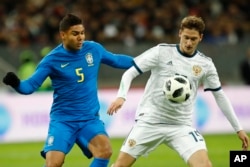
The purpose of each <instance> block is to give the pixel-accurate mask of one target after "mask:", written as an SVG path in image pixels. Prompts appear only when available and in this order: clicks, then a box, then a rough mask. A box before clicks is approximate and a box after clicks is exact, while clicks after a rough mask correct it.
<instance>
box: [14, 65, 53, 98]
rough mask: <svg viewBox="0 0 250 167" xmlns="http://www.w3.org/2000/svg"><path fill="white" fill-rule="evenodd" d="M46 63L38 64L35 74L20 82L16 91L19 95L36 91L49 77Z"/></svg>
mask: <svg viewBox="0 0 250 167" xmlns="http://www.w3.org/2000/svg"><path fill="white" fill-rule="evenodd" d="M45 64H46V63H40V64H39V65H38V66H37V68H36V70H35V72H34V73H33V74H32V75H31V77H29V78H28V79H26V80H22V81H21V82H20V85H19V86H18V87H17V88H16V91H17V92H19V93H21V94H31V93H33V92H34V91H36V90H37V89H38V88H39V87H40V86H41V85H42V83H43V82H44V81H45V79H46V78H47V77H48V75H49V69H50V68H48V67H47V66H46V65H45Z"/></svg>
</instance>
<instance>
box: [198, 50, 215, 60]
mask: <svg viewBox="0 0 250 167" xmlns="http://www.w3.org/2000/svg"><path fill="white" fill-rule="evenodd" d="M196 55H197V56H198V57H199V58H201V59H204V60H205V61H210V62H212V58H211V57H208V56H206V55H205V54H204V53H202V52H200V51H198V50H197V54H196Z"/></svg>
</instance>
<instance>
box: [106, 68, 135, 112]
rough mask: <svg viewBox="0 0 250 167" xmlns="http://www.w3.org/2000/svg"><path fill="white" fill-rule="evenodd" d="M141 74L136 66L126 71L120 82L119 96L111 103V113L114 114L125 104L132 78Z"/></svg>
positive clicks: (109, 110)
mask: <svg viewBox="0 0 250 167" xmlns="http://www.w3.org/2000/svg"><path fill="white" fill-rule="evenodd" d="M138 75H139V72H138V71H137V70H136V68H135V67H131V68H129V69H128V70H127V71H125V73H124V74H123V75H122V79H121V82H120V87H119V90H118V94H117V98H116V100H115V101H113V102H112V103H111V105H110V106H109V108H108V111H107V113H108V114H109V115H113V114H114V113H116V112H117V111H118V110H119V109H120V108H121V107H122V105H123V103H124V102H125V100H126V96H127V93H128V91H129V88H130V85H131V82H132V80H133V79H134V78H135V77H136V76H138Z"/></svg>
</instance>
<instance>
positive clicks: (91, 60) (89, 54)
mask: <svg viewBox="0 0 250 167" xmlns="http://www.w3.org/2000/svg"><path fill="white" fill-rule="evenodd" d="M85 59H86V61H87V63H88V66H93V65H94V60H93V56H92V54H91V53H87V54H86V55H85Z"/></svg>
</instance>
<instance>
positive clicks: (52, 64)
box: [16, 41, 133, 121]
mask: <svg viewBox="0 0 250 167" xmlns="http://www.w3.org/2000/svg"><path fill="white" fill-rule="evenodd" d="M132 62H133V59H132V57H130V56H127V55H121V54H113V53H111V52H108V51H107V50H105V49H104V48H103V47H102V46H101V45H100V44H98V43H96V42H93V41H85V42H84V43H83V46H82V48H81V49H80V50H78V51H67V50H65V49H64V47H63V45H62V44H60V45H58V46H57V47H56V48H55V49H53V50H52V51H51V52H50V53H49V54H48V55H47V56H46V57H44V58H43V59H42V61H41V62H40V63H39V64H38V66H37V69H36V71H35V72H34V74H33V75H32V76H31V77H30V78H28V79H27V80H22V81H21V83H20V85H19V87H18V88H17V89H16V90H17V91H18V92H19V93H21V94H31V93H33V92H34V91H35V90H37V88H39V87H40V86H41V84H42V83H43V81H44V80H45V79H46V78H47V77H50V79H51V81H52V86H53V89H54V94H53V104H52V108H51V112H50V118H51V120H61V121H79V120H89V119H93V118H95V117H97V116H98V115H99V114H98V113H99V109H100V105H99V101H98V85H97V84H98V83H97V81H98V78H97V77H98V72H99V68H100V64H101V63H104V64H107V65H109V66H112V67H115V68H121V69H127V68H129V67H131V66H132Z"/></svg>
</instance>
